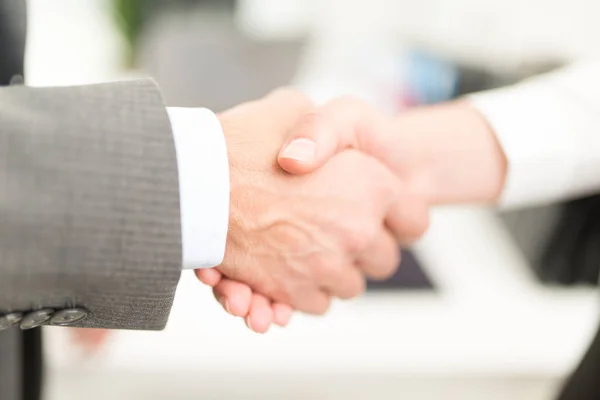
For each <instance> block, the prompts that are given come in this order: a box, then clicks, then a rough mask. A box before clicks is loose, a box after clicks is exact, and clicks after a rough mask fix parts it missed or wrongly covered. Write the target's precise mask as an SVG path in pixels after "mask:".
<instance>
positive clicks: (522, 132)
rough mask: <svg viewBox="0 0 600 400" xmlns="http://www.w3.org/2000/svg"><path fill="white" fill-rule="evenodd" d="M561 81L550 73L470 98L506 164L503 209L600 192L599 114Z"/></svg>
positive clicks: (502, 199)
mask: <svg viewBox="0 0 600 400" xmlns="http://www.w3.org/2000/svg"><path fill="white" fill-rule="evenodd" d="M560 78H561V75H560V74H559V75H557V76H554V75H549V76H546V77H544V78H543V79H536V80H533V81H529V82H526V83H523V84H520V85H516V86H513V87H509V88H506V89H500V90H495V91H490V92H485V93H481V94H478V95H474V96H471V97H470V101H471V102H472V103H473V105H474V106H475V107H476V108H477V109H478V110H479V111H480V112H481V113H482V114H483V115H484V117H485V118H486V119H487V121H488V122H489V124H490V125H491V127H492V129H493V130H494V131H495V133H496V135H497V137H498V140H499V142H500V144H501V146H502V148H503V150H504V152H505V154H506V157H507V160H508V175H507V181H506V184H505V187H504V190H503V194H502V197H501V199H500V204H499V205H500V206H501V207H505V208H513V207H521V206H529V205H539V204H546V203H551V202H555V201H558V200H563V199H567V198H572V197H576V196H580V195H584V194H589V193H593V192H595V191H597V190H598V189H600V139H599V138H600V136H598V127H599V126H600V124H599V123H600V119H599V117H598V116H599V113H598V112H596V111H595V110H591V109H590V107H589V105H588V104H586V102H585V100H583V99H580V98H578V96H577V95H576V93H573V92H572V91H570V90H569V88H568V86H567V87H565V86H562V85H561V84H560V81H561V80H560ZM598 111H600V110H598Z"/></svg>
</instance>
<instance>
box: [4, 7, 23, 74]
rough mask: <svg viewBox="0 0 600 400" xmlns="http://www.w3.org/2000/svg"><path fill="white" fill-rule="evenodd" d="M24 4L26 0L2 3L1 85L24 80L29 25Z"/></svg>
mask: <svg viewBox="0 0 600 400" xmlns="http://www.w3.org/2000/svg"><path fill="white" fill-rule="evenodd" d="M22 4H24V0H23V3H22V2H21V0H10V1H0V85H9V84H11V83H13V84H14V83H18V82H19V81H20V82H22V80H23V78H22V76H23V71H24V57H25V32H26V30H27V23H26V10H25V7H24V6H23V5H22ZM15 77H16V78H15Z"/></svg>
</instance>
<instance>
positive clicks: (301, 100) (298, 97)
mask: <svg viewBox="0 0 600 400" xmlns="http://www.w3.org/2000/svg"><path fill="white" fill-rule="evenodd" d="M268 97H271V98H274V99H278V100H279V99H280V100H281V101H291V102H293V103H294V104H297V105H299V106H302V105H303V106H309V105H310V106H312V102H311V100H310V98H309V97H308V96H307V95H306V94H305V93H304V92H302V91H300V90H298V89H295V88H292V87H289V86H284V87H281V88H277V89H275V90H273V91H272V92H271V93H270V94H269V95H268Z"/></svg>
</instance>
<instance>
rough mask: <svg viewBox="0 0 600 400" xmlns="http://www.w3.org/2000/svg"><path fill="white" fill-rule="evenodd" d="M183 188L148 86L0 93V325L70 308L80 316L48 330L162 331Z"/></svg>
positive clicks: (176, 271)
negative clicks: (8, 318) (9, 318)
mask: <svg viewBox="0 0 600 400" xmlns="http://www.w3.org/2000/svg"><path fill="white" fill-rule="evenodd" d="M178 187H179V184H178V174H177V160H176V154H175V148H174V143H173V138H172V133H171V127H170V124H169V119H168V116H167V114H166V110H165V107H164V106H163V104H162V99H161V96H160V93H159V91H158V89H157V88H156V86H155V84H154V83H153V82H152V81H149V80H141V81H131V82H122V83H111V84H102V85H92V86H81V87H65V88H26V87H9V88H0V322H2V321H1V318H2V317H3V316H4V317H6V316H8V315H12V316H13V317H14V316H25V317H27V316H30V318H29V319H28V323H30V324H31V323H32V318H33V319H34V320H35V317H36V314H35V311H37V310H47V314H48V317H53V316H56V315H58V314H59V313H60V312H61V311H63V310H67V311H69V310H73V309H77V310H79V311H83V312H85V314H87V317H86V318H85V319H84V320H82V321H78V322H76V323H71V322H70V321H69V318H71V317H73V315H74V314H69V313H68V312H67V313H66V314H65V313H64V312H62V313H60V315H59V317H57V318H54V319H52V318H50V319H48V320H47V321H45V322H44V324H51V323H61V322H62V323H65V324H66V325H73V326H85V327H98V328H115V329H161V328H163V327H164V326H165V323H166V321H167V318H168V315H169V312H170V309H171V305H172V301H173V296H174V293H175V289H176V286H177V283H178V280H179V277H180V271H181V227H180V215H179V191H178ZM75 317H77V313H75ZM37 318H38V319H44V312H41V313H40V314H39V315H38V316H37ZM15 319H16V318H13V320H15ZM23 321H24V320H23ZM23 321H21V322H14V323H15V324H18V323H21V324H23ZM6 324H7V321H6V318H5V320H4V325H6ZM0 325H1V324H0Z"/></svg>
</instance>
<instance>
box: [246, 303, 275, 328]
mask: <svg viewBox="0 0 600 400" xmlns="http://www.w3.org/2000/svg"><path fill="white" fill-rule="evenodd" d="M272 323H273V309H272V308H271V302H270V301H269V299H267V298H266V297H265V296H263V295H261V294H256V293H254V294H253V295H252V304H251V306H250V313H249V314H248V316H247V317H246V325H248V328H250V329H251V330H253V331H254V332H256V333H266V332H267V331H268V330H269V328H270V327H271V324H272Z"/></svg>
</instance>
